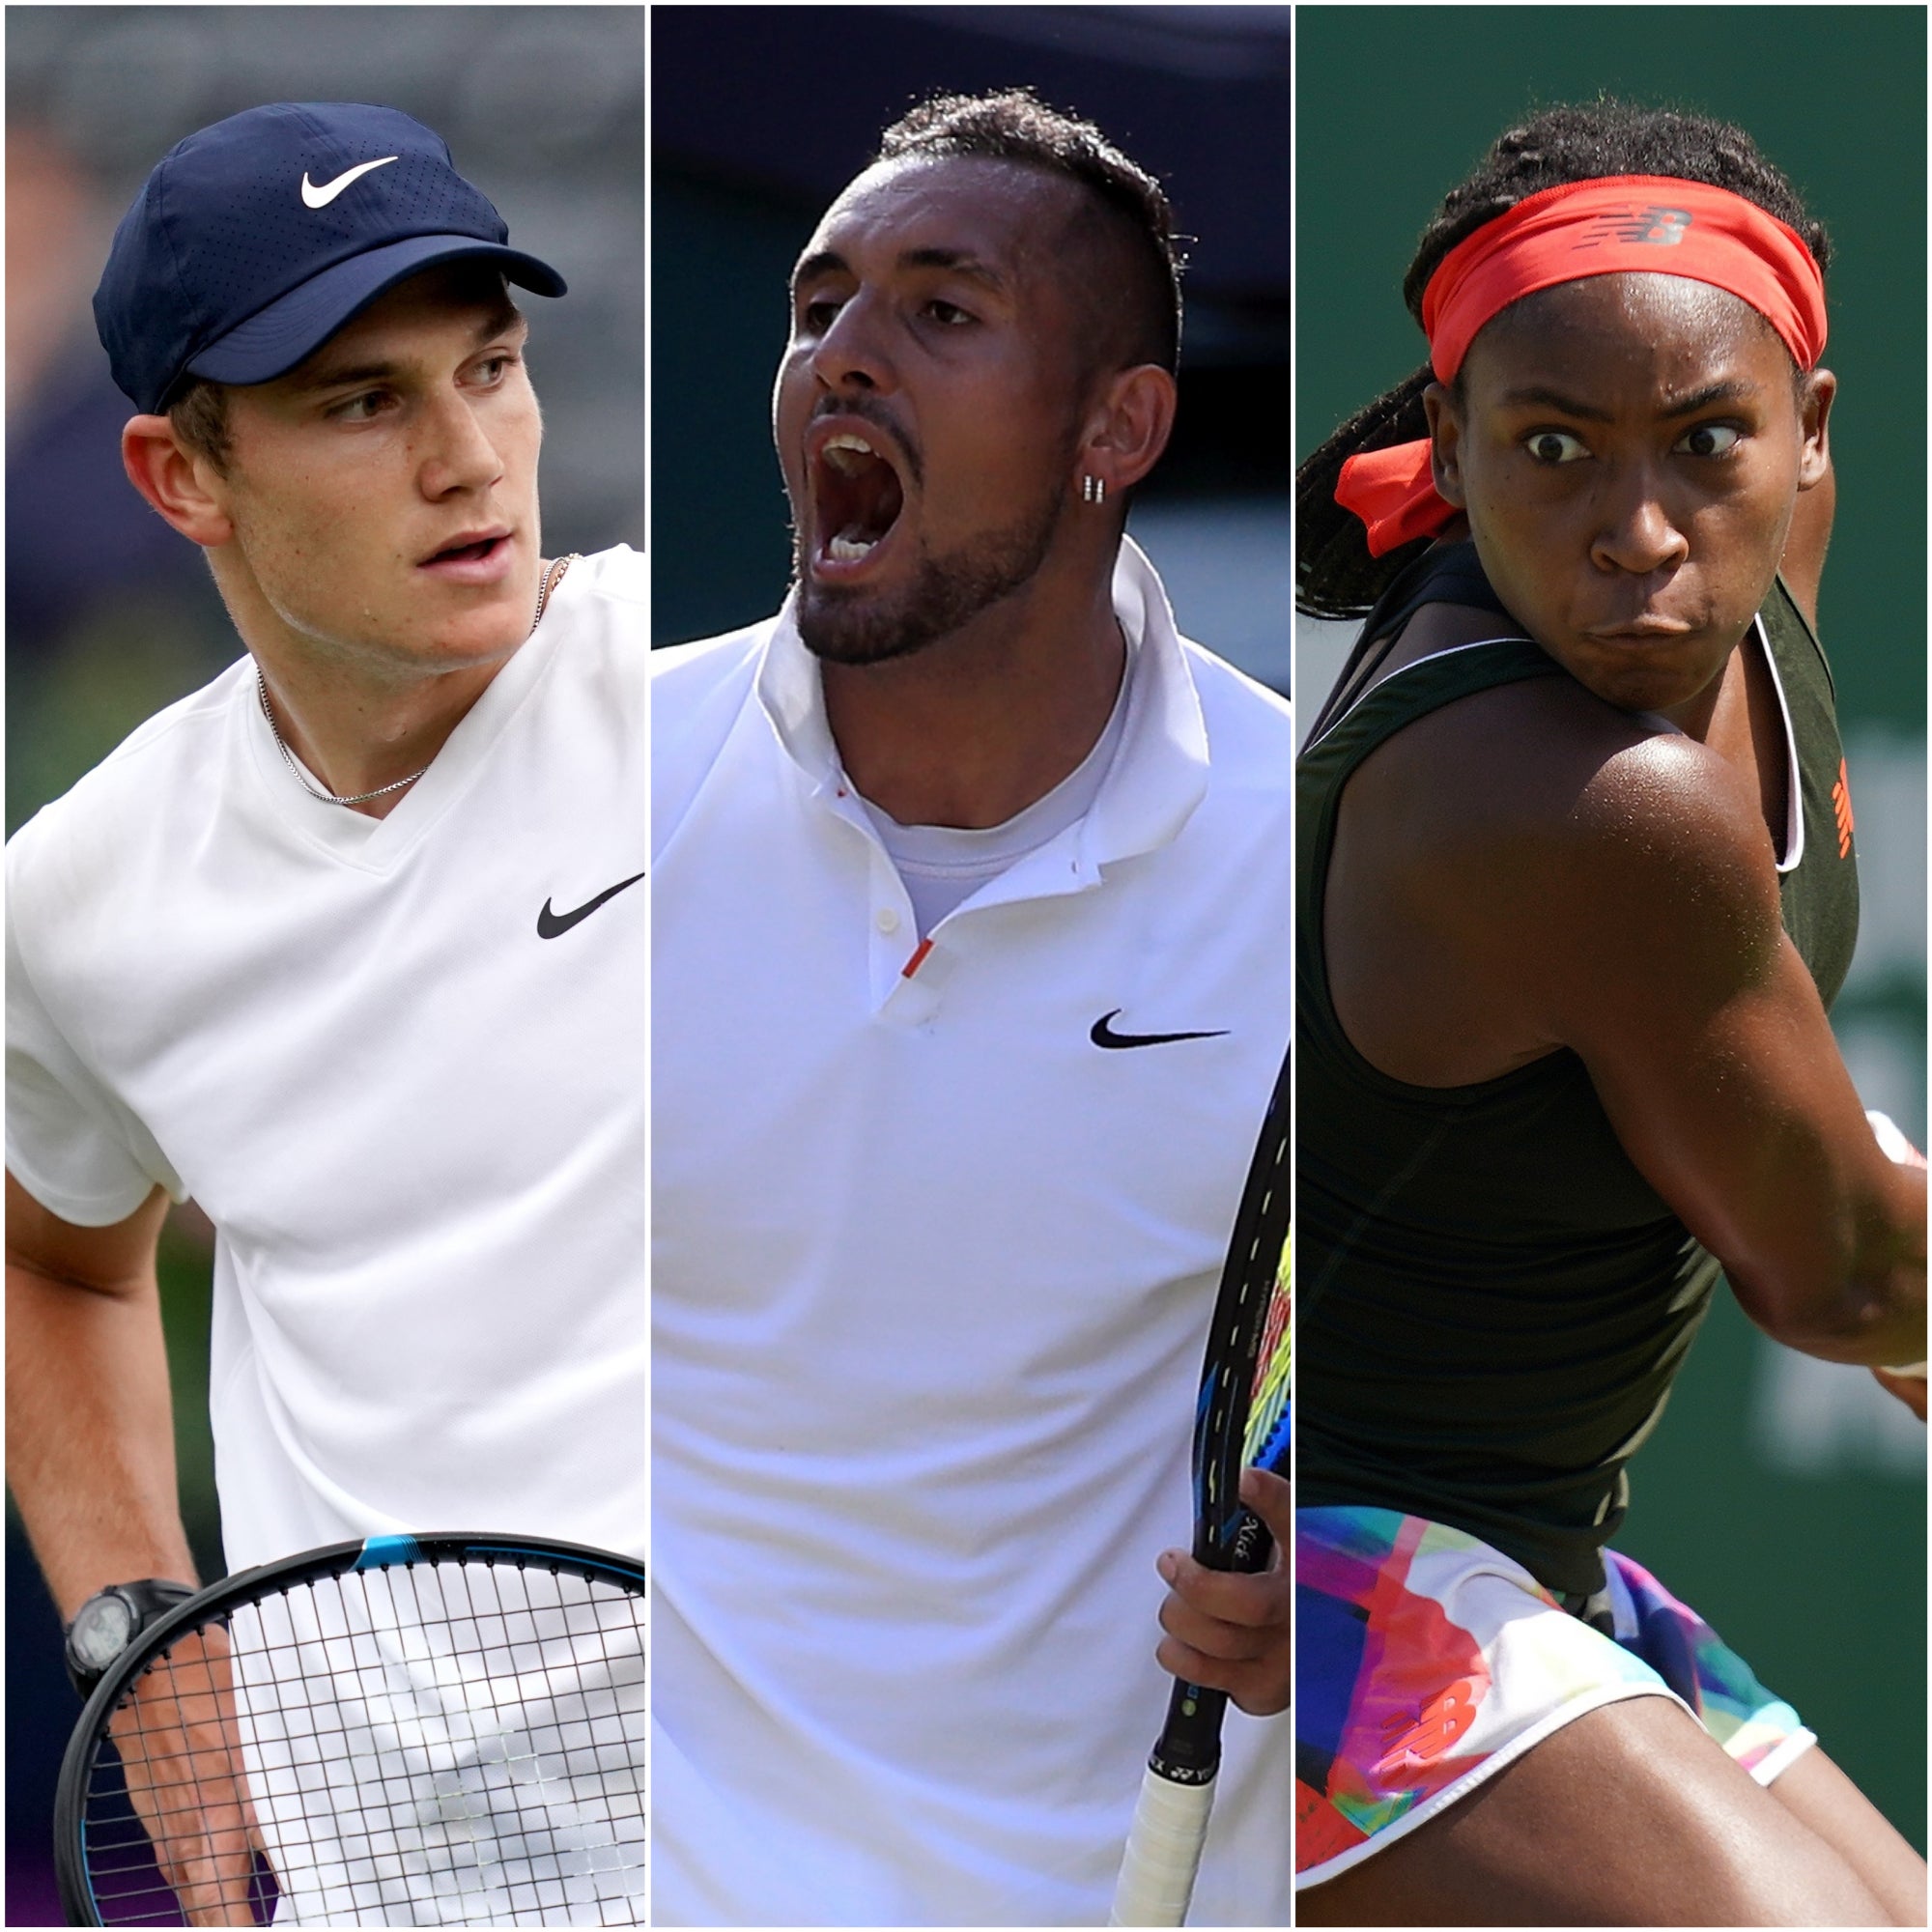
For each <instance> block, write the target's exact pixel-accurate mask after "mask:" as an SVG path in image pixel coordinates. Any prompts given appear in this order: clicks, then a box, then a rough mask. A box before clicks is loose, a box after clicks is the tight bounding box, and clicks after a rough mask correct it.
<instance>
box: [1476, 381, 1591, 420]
mask: <svg viewBox="0 0 1932 1932" xmlns="http://www.w3.org/2000/svg"><path fill="white" fill-rule="evenodd" d="M1501 401H1502V404H1503V406H1504V407H1505V408H1506V409H1540V410H1555V411H1556V412H1558V413H1559V414H1562V415H1566V416H1578V417H1580V418H1581V419H1582V420H1583V421H1584V422H1601V423H1606V422H1614V421H1616V417H1615V416H1614V415H1613V414H1611V412H1609V411H1608V410H1600V409H1596V408H1593V407H1592V406H1591V405H1590V404H1588V403H1579V402H1578V401H1577V399H1576V397H1575V396H1566V395H1565V394H1564V393H1563V392H1562V390H1560V389H1548V388H1545V387H1543V386H1542V385H1541V384H1534V385H1532V386H1531V387H1529V388H1526V389H1505V390H1504V391H1503V393H1502V397H1501Z"/></svg>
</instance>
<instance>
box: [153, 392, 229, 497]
mask: <svg viewBox="0 0 1932 1932" xmlns="http://www.w3.org/2000/svg"><path fill="white" fill-rule="evenodd" d="M168 425H169V427H170V428H171V429H173V431H174V433H175V435H176V436H177V437H178V438H179V439H180V440H181V441H182V442H183V443H185V445H186V446H187V448H188V449H190V450H191V451H193V453H194V454H195V455H196V456H199V457H203V458H205V459H206V460H207V462H208V463H210V464H211V465H212V466H213V469H214V473H215V474H216V475H217V476H226V475H227V474H228V459H229V456H230V454H231V451H232V448H233V445H232V443H231V441H230V440H229V427H228V386H227V384H224V383H211V382H208V381H207V380H206V379H205V378H203V377H200V376H193V377H190V378H189V379H188V384H187V386H186V388H185V389H184V390H182V392H181V394H180V395H178V396H177V397H176V398H175V399H174V401H173V402H171V403H170V404H169V405H168Z"/></svg>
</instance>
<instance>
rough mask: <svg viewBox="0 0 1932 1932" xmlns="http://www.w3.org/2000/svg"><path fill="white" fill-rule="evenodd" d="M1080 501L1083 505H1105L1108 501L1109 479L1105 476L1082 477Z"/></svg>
mask: <svg viewBox="0 0 1932 1932" xmlns="http://www.w3.org/2000/svg"><path fill="white" fill-rule="evenodd" d="M1080 500H1081V501H1082V502H1083V503H1104V502H1105V501H1106V500H1107V479H1106V478H1105V477H1104V476H1083V477H1081V479H1080Z"/></svg>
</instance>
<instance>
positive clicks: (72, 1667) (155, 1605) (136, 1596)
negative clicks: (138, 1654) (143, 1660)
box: [62, 1577, 195, 1701]
mask: <svg viewBox="0 0 1932 1932" xmlns="http://www.w3.org/2000/svg"><path fill="white" fill-rule="evenodd" d="M194 1594H195V1588H194V1585H193V1584H192V1583H177V1582H173V1581H170V1580H169V1579H168V1578H167V1577H140V1578H139V1579H137V1580H136V1581H134V1582H132V1583H110V1584H108V1586H107V1587H106V1588H105V1589H104V1590H97V1591H95V1593H94V1595H93V1596H91V1597H90V1598H88V1600H87V1603H85V1604H83V1605H81V1606H80V1608H79V1609H77V1610H76V1611H75V1612H74V1613H73V1619H72V1622H71V1623H70V1624H69V1625H68V1626H67V1630H66V1633H65V1636H66V1641H65V1643H64V1644H63V1646H62V1654H63V1659H64V1661H65V1662H66V1664H67V1674H68V1679H69V1681H70V1682H71V1684H72V1686H73V1688H74V1689H75V1690H77V1691H79V1692H80V1695H81V1698H82V1700H83V1701H85V1700H86V1699H87V1698H88V1697H89V1696H91V1695H92V1694H93V1692H94V1687H95V1686H96V1685H97V1684H99V1682H100V1680H101V1679H102V1678H103V1677H104V1676H106V1674H107V1672H108V1670H109V1669H110V1668H112V1665H113V1660H111V1659H110V1660H109V1662H107V1663H102V1664H92V1663H87V1662H83V1661H82V1660H81V1659H80V1658H78V1657H76V1656H75V1655H74V1649H73V1630H74V1625H75V1624H78V1623H79V1622H80V1620H81V1618H82V1617H83V1616H85V1615H86V1614H87V1610H88V1606H89V1605H93V1604H97V1603H99V1601H100V1600H101V1599H102V1598H103V1597H115V1598H118V1599H119V1600H120V1601H121V1602H122V1603H123V1604H125V1605H127V1606H128V1610H129V1612H130V1613H131V1614H132V1618H133V1623H132V1627H131V1628H130V1629H129V1631H128V1643H132V1642H133V1641H134V1640H135V1638H136V1637H138V1636H139V1635H140V1634H141V1633H142V1632H143V1631H145V1630H147V1629H148V1628H149V1627H150V1626H151V1625H153V1624H156V1623H158V1622H159V1621H160V1619H161V1618H162V1617H164V1616H166V1615H167V1613H168V1612H169V1611H170V1610H172V1609H176V1608H178V1607H179V1606H180V1605H183V1604H185V1603H186V1602H187V1600H188V1599H189V1598H190V1597H192V1596H193V1595H194ZM126 1647H127V1646H126V1645H123V1649H126Z"/></svg>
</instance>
